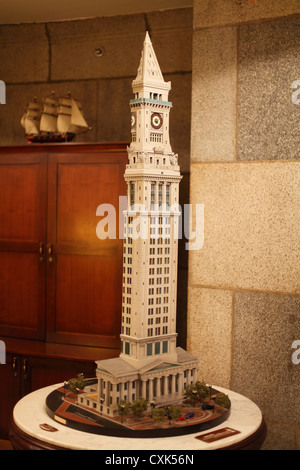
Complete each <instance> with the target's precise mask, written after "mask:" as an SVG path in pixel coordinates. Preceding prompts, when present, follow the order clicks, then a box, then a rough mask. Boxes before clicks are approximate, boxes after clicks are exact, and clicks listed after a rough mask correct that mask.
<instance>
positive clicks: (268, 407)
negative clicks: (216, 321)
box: [232, 292, 300, 426]
mask: <svg viewBox="0 0 300 470" xmlns="http://www.w3.org/2000/svg"><path fill="white" fill-rule="evenodd" d="M299 331H300V298H299V297H293V296H288V295H276V294H266V293H254V292H237V293H236V294H235V311H234V335H233V367H232V371H233V372H232V374H233V375H232V387H233V389H234V390H236V391H238V392H240V393H242V394H245V395H247V396H249V398H250V399H253V400H254V401H255V402H256V403H257V404H258V405H259V406H260V407H261V409H263V411H264V416H265V417H266V418H267V419H272V420H273V421H277V422H281V423H286V424H288V425H292V426H299V422H300V395H299V382H300V365H297V364H294V363H293V362H292V353H293V351H294V349H292V343H293V341H294V340H295V339H299ZM245 377H247V380H245Z"/></svg>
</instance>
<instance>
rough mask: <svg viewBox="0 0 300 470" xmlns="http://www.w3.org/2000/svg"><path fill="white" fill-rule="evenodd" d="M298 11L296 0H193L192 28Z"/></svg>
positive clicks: (246, 20)
mask: <svg viewBox="0 0 300 470" xmlns="http://www.w3.org/2000/svg"><path fill="white" fill-rule="evenodd" d="M299 13H300V6H299V1H298V0H288V1H282V0H195V2H194V28H195V29H197V28H209V27H215V26H223V25H232V24H238V23H244V22H250V21H251V22H253V21H257V20H258V21H261V20H266V19H269V20H270V19H272V18H279V17H286V16H289V15H295V14H299Z"/></svg>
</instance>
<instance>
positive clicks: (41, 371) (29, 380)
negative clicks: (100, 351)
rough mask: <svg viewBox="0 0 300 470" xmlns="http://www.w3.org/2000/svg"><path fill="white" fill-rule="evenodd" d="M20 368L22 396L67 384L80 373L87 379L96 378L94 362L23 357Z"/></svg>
mask: <svg viewBox="0 0 300 470" xmlns="http://www.w3.org/2000/svg"><path fill="white" fill-rule="evenodd" d="M20 368H21V395H22V396H24V395H27V394H28V393H31V392H34V391H35V390H38V389H40V388H43V387H48V386H49V385H54V384H57V383H62V382H65V381H67V380H70V379H71V378H72V377H76V376H77V375H78V374H80V373H83V375H84V376H85V377H86V378H93V377H95V376H96V373H95V363H94V362H92V361H90V362H79V361H70V360H63V359H55V358H48V357H35V356H23V357H21V359H20Z"/></svg>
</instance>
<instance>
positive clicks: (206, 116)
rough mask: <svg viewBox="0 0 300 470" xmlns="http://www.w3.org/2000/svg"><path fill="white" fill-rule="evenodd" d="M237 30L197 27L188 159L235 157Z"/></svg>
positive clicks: (209, 159)
mask: <svg viewBox="0 0 300 470" xmlns="http://www.w3.org/2000/svg"><path fill="white" fill-rule="evenodd" d="M236 65H237V30H236V28H235V27H228V28H220V29H217V28H212V29H209V30H203V31H196V32H195V33H194V45H193V76H192V77H193V78H192V89H193V101H192V124H191V125H192V130H191V162H193V163H195V162H200V161H228V160H235V158H236V155H235V154H236V77H237V68H236Z"/></svg>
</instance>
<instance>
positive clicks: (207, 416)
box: [46, 33, 229, 437]
mask: <svg viewBox="0 0 300 470" xmlns="http://www.w3.org/2000/svg"><path fill="white" fill-rule="evenodd" d="M132 86H133V93H134V99H132V100H131V101H130V108H131V137H132V138H131V144H130V146H129V147H128V148H127V151H128V159H129V162H128V165H127V166H126V171H125V175H124V178H125V181H126V183H127V209H126V211H124V235H125V238H124V258H123V299H122V324H121V335H120V339H121V353H120V355H119V357H114V358H111V359H105V360H97V361H96V366H97V367H96V379H94V380H92V381H89V380H87V381H86V382H85V385H82V386H81V385H78V384H79V383H78V382H77V385H76V386H75V394H74V389H73V388H72V387H71V382H70V381H69V382H68V383H65V385H64V386H63V387H60V388H59V389H57V390H56V391H55V392H52V393H51V394H50V395H49V396H48V397H47V400H46V408H47V412H48V414H49V415H50V416H51V417H53V418H54V419H55V420H56V421H58V422H61V423H63V424H66V425H68V426H70V427H75V428H78V429H83V430H88V431H89V432H96V433H99V434H109V435H118V436H126V437H128V436H134V437H151V436H154V435H155V436H169V435H176V434H182V433H191V432H196V431H198V430H199V426H202V429H206V428H208V427H212V426H213V425H216V424H219V423H220V422H222V421H224V420H225V419H226V418H227V416H228V413H229V411H228V409H225V408H224V407H222V406H220V407H218V406H217V407H216V408H215V405H214V404H211V403H206V408H203V407H200V405H199V402H198V407H194V408H191V407H192V403H191V401H193V400H190V401H189V403H188V404H187V403H186V396H187V391H188V390H191V387H192V392H195V394H196V393H198V391H199V384H200V383H199V382H198V381H197V365H198V361H197V358H196V357H194V356H193V355H192V354H190V353H189V352H187V351H185V350H184V349H182V348H181V347H177V344H176V343H177V332H176V299H177V256H178V229H179V218H180V211H179V183H180V181H181V178H182V176H181V174H180V168H179V165H178V161H177V155H176V154H174V153H173V152H172V149H171V145H170V138H169V113H170V109H171V106H172V103H171V102H169V101H168V93H169V90H170V88H171V84H170V82H165V81H164V79H163V76H162V73H161V70H160V67H159V64H158V61H157V58H156V55H155V52H154V49H153V46H152V43H151V40H150V37H149V35H148V33H147V34H146V38H145V41H144V47H143V51H142V57H141V60H140V65H139V68H138V73H137V77H136V79H135V80H134V81H133V83H132ZM99 183H100V182H99ZM141 206H143V209H141ZM138 208H139V209H138ZM137 213H139V216H138V217H141V218H142V220H140V222H139V224H140V226H146V227H147V233H146V234H147V236H138V237H137V236H136V233H135V234H134V235H133V230H134V228H133V227H134V226H135V222H136V221H135V219H136V217H137ZM144 234H145V233H144ZM76 387H77V388H76ZM78 387H79V388H78ZM76 390H77V394H76ZM213 393H214V394H215V393H217V391H215V390H214V391H213ZM211 395H212V393H211V392H209V396H208V397H206V398H207V399H208V400H210V399H211ZM192 396H196V395H193V393H192ZM210 401H211V400H210ZM129 404H132V405H133V404H137V405H138V406H139V404H144V405H145V410H146V409H147V413H148V415H147V420H144V421H143V424H142V425H141V423H140V422H139V420H136V419H135V418H134V416H133V417H131V418H130V420H126V424H124V425H123V420H122V419H123V413H124V412H125V410H126V409H127V407H128V406H127V405H129ZM144 405H142V406H144ZM178 405H182V408H183V409H184V407H185V411H184V413H183V417H180V418H178V419H177V420H175V421H174V422H173V425H172V426H171V425H170V424H169V423H168V422H167V423H165V422H164V423H162V425H161V426H157V425H156V424H154V421H153V419H152V415H153V412H154V407H155V408H156V409H158V408H160V409H164V408H166V407H167V408H169V409H170V407H172V406H173V407H175V406H176V407H177V406H178ZM133 406H134V405H133ZM189 407H190V408H189ZM120 412H121V421H120ZM163 414H164V413H163ZM145 418H146V417H145ZM189 418H192V419H191V420H190V421H191V422H190V423H188V422H187V421H188V419H189ZM89 420H91V423H92V424H91V426H89V425H88V422H89Z"/></svg>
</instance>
